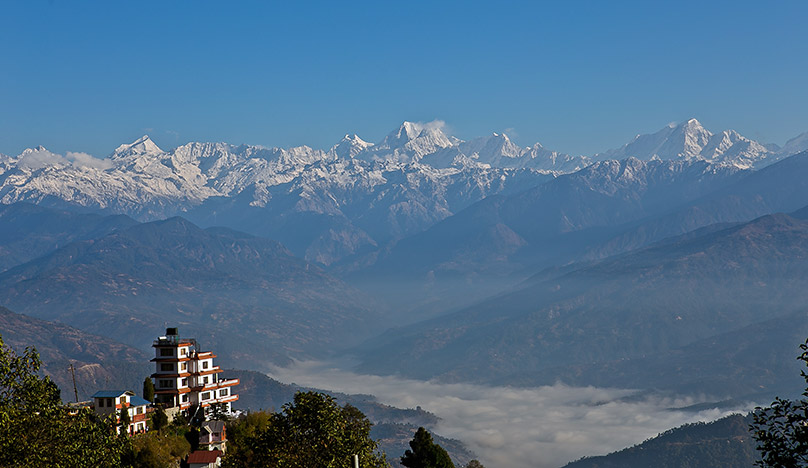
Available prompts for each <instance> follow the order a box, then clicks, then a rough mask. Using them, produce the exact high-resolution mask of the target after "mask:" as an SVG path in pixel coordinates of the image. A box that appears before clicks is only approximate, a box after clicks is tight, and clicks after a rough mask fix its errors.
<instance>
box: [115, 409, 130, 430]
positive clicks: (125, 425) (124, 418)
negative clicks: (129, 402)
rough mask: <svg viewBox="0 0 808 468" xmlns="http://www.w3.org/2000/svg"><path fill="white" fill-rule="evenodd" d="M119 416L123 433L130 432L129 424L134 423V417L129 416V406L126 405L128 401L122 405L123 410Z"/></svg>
mask: <svg viewBox="0 0 808 468" xmlns="http://www.w3.org/2000/svg"><path fill="white" fill-rule="evenodd" d="M118 418H119V419H120V421H121V434H126V433H128V432H129V424H131V423H132V418H130V417H129V408H128V407H127V406H126V403H124V404H123V405H122V406H121V411H120V415H119V416H118Z"/></svg>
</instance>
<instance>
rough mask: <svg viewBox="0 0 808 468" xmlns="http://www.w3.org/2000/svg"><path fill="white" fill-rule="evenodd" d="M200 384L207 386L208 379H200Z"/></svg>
mask: <svg viewBox="0 0 808 468" xmlns="http://www.w3.org/2000/svg"><path fill="white" fill-rule="evenodd" d="M202 383H203V384H205V385H207V384H208V377H207V376H205V378H203V379H202Z"/></svg>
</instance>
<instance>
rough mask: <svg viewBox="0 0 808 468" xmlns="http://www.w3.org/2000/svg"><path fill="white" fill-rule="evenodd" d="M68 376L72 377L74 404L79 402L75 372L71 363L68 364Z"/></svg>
mask: <svg viewBox="0 0 808 468" xmlns="http://www.w3.org/2000/svg"><path fill="white" fill-rule="evenodd" d="M70 375H72V376H73V395H74V396H75V397H76V403H78V402H79V391H78V389H77V388H76V371H75V370H74V369H73V363H72V362H71V363H70Z"/></svg>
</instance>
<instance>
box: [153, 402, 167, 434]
mask: <svg viewBox="0 0 808 468" xmlns="http://www.w3.org/2000/svg"><path fill="white" fill-rule="evenodd" d="M166 426H168V415H167V414H166V410H164V409H163V407H162V406H158V407H157V409H156V410H155V411H154V413H152V415H151V428H150V429H151V430H153V431H157V432H160V431H162V430H163V429H164V428H165V427H166Z"/></svg>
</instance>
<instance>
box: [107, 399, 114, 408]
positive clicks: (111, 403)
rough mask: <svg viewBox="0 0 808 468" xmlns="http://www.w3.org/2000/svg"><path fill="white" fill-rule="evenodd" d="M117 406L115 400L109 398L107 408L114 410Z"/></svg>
mask: <svg viewBox="0 0 808 468" xmlns="http://www.w3.org/2000/svg"><path fill="white" fill-rule="evenodd" d="M114 405H115V398H107V406H109V407H110V408H112V407H113V406H114Z"/></svg>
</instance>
